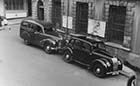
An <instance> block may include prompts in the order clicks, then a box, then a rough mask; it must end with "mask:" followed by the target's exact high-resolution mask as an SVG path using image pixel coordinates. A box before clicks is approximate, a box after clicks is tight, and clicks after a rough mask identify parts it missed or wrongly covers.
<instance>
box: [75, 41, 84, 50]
mask: <svg viewBox="0 0 140 86" xmlns="http://www.w3.org/2000/svg"><path fill="white" fill-rule="evenodd" d="M81 46H82V42H81V41H79V40H75V43H74V47H75V48H77V49H81Z"/></svg>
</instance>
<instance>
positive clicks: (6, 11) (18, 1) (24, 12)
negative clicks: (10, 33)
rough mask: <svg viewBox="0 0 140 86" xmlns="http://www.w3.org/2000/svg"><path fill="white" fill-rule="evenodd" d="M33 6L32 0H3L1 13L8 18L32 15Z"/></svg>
mask: <svg viewBox="0 0 140 86" xmlns="http://www.w3.org/2000/svg"><path fill="white" fill-rule="evenodd" d="M31 7H32V4H31V0H1V1H0V15H2V16H5V17H6V18H8V19H10V18H21V17H27V16H31V15H32V14H31V11H32V8H31Z"/></svg>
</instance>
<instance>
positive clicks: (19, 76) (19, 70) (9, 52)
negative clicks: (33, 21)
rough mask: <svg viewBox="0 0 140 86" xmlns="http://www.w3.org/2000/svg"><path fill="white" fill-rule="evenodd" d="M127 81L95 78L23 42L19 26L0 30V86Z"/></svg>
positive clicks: (97, 85)
mask: <svg viewBox="0 0 140 86" xmlns="http://www.w3.org/2000/svg"><path fill="white" fill-rule="evenodd" d="M127 80H128V79H127V78H126V77H124V76H121V75H119V76H114V77H108V78H104V79H100V78H97V77H95V76H94V75H93V74H92V73H90V72H89V71H88V70H86V69H84V68H82V67H80V66H77V65H73V64H68V63H65V62H64V61H63V60H62V57H61V56H60V55H48V54H46V53H45V52H44V51H43V50H42V49H41V48H38V47H35V46H27V45H25V44H24V43H23V40H22V39H21V38H20V37H19V25H14V26H12V27H11V30H8V29H6V30H2V31H0V86H126V83H127Z"/></svg>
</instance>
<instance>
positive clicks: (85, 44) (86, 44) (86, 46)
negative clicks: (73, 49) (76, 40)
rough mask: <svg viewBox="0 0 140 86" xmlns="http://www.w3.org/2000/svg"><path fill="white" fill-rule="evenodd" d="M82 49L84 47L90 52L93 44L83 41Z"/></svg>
mask: <svg viewBox="0 0 140 86" xmlns="http://www.w3.org/2000/svg"><path fill="white" fill-rule="evenodd" d="M82 49H83V50H84V51H87V52H90V49H91V46H90V44H88V43H83V45H82Z"/></svg>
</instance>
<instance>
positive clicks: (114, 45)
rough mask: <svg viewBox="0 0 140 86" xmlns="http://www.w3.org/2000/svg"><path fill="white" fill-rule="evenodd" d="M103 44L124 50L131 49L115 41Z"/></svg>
mask: <svg viewBox="0 0 140 86" xmlns="http://www.w3.org/2000/svg"><path fill="white" fill-rule="evenodd" d="M105 44H106V45H107V46H111V47H114V48H118V49H122V50H125V51H131V49H129V48H126V47H123V46H122V45H120V44H117V43H113V42H105Z"/></svg>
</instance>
